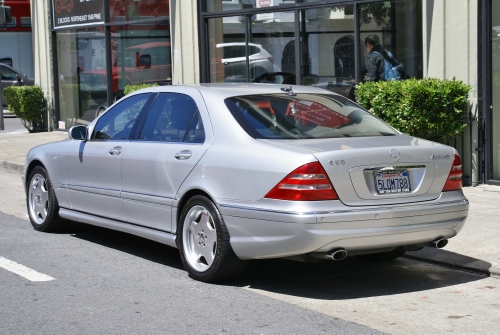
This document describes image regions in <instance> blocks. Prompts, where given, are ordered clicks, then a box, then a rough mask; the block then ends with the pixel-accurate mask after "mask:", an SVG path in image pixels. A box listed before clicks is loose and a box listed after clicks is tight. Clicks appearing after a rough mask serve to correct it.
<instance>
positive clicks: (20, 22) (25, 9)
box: [0, 0, 34, 78]
mask: <svg viewBox="0 0 500 335" xmlns="http://www.w3.org/2000/svg"><path fill="white" fill-rule="evenodd" d="M5 6H9V7H10V8H11V10H12V22H11V23H9V24H7V25H6V26H5V28H4V27H0V63H5V64H7V65H9V66H12V67H13V68H15V69H16V70H19V71H20V72H22V73H24V74H25V75H27V76H28V77H30V78H33V75H34V66H33V39H32V33H31V13H30V0H6V1H5ZM2 28H3V29H2Z"/></svg>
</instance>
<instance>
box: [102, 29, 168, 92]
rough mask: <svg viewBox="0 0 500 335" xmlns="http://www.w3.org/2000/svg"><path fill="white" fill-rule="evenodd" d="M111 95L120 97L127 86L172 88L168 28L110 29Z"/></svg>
mask: <svg viewBox="0 0 500 335" xmlns="http://www.w3.org/2000/svg"><path fill="white" fill-rule="evenodd" d="M111 61H112V65H113V66H112V68H113V70H112V73H113V77H112V91H113V97H120V96H122V95H123V91H124V89H125V87H126V86H127V85H135V84H142V83H149V84H155V83H156V84H160V85H165V84H171V83H172V59H171V47H170V33H169V30H168V26H162V25H160V21H151V22H148V25H141V26H132V25H122V26H113V27H112V34H111Z"/></svg>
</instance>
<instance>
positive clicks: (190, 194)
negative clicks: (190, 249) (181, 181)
mask: <svg viewBox="0 0 500 335" xmlns="http://www.w3.org/2000/svg"><path fill="white" fill-rule="evenodd" d="M196 195H202V196H205V197H207V198H208V199H209V200H210V201H212V202H213V203H214V204H215V201H214V199H213V198H212V197H211V196H210V195H209V194H208V193H207V192H205V191H203V190H201V189H198V188H195V189H191V190H189V191H187V192H186V193H184V194H183V195H182V197H181V199H180V200H179V202H178V204H177V213H176V217H175V227H176V234H177V235H178V232H179V225H180V223H181V222H180V218H181V214H182V211H183V210H184V206H186V203H187V202H188V200H189V199H191V198H192V197H194V196H196ZM215 206H217V204H216V205H215Z"/></svg>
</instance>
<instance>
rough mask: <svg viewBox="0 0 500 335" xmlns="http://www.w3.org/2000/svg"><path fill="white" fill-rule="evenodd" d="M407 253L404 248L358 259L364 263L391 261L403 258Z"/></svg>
mask: <svg viewBox="0 0 500 335" xmlns="http://www.w3.org/2000/svg"><path fill="white" fill-rule="evenodd" d="M405 252H406V251H405V250H404V249H403V248H396V249H394V250H392V251H386V252H379V253H376V254H366V255H356V257H358V258H359V259H362V260H364V261H390V260H393V259H396V258H398V257H401V256H403V255H404V254H405Z"/></svg>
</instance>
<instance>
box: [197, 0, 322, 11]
mask: <svg viewBox="0 0 500 335" xmlns="http://www.w3.org/2000/svg"><path fill="white" fill-rule="evenodd" d="M315 1H318V0H208V1H207V3H206V6H207V7H206V11H208V12H220V11H227V10H244V9H248V8H268V7H278V6H283V5H293V4H296V3H302V2H315Z"/></svg>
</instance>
